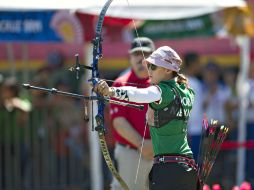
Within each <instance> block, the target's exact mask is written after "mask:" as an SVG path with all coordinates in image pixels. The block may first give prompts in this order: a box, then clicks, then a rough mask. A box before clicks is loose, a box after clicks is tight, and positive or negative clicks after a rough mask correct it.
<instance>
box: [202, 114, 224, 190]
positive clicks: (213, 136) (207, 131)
mask: <svg viewBox="0 0 254 190" xmlns="http://www.w3.org/2000/svg"><path fill="white" fill-rule="evenodd" d="M227 132H228V127H226V126H224V125H220V124H219V122H218V121H217V120H212V121H211V123H210V124H209V123H208V120H207V118H206V116H204V118H203V123H202V136H201V141H200V147H199V158H198V174H199V180H200V185H201V186H203V185H204V184H205V183H206V181H207V179H208V176H209V174H210V172H211V170H212V167H213V165H214V163H215V159H216V157H217V155H218V153H219V151H220V148H221V144H222V143H223V141H224V140H225V138H226V135H227Z"/></svg>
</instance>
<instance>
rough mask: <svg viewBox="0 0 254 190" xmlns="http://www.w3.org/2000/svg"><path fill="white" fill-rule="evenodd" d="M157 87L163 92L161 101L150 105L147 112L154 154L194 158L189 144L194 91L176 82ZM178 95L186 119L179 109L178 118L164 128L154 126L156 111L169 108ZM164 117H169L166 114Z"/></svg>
mask: <svg viewBox="0 0 254 190" xmlns="http://www.w3.org/2000/svg"><path fill="white" fill-rule="evenodd" d="M157 86H158V87H159V89H160V91H161V100H160V101H159V102H153V103H150V104H149V105H150V106H149V109H148V112H147V122H148V125H149V126H150V134H151V137H152V141H153V149H154V154H155V155H164V154H182V155H189V156H192V151H191V149H190V147H189V145H188V142H187V120H188V118H189V115H190V111H191V109H192V105H193V101H194V96H195V94H194V91H193V90H192V89H191V88H187V87H186V86H185V84H181V85H179V84H178V83H177V82H176V81H175V80H168V81H163V82H161V83H159V84H158V85H157ZM173 88H174V90H173ZM176 93H177V95H178V96H179V97H180V99H181V104H182V108H183V110H184V116H185V119H184V120H183V119H182V118H183V117H182V109H179V111H178V112H177V116H178V118H172V119H171V120H170V121H168V122H167V123H166V124H164V125H162V126H154V123H155V122H154V121H155V120H156V117H155V116H154V115H155V113H156V111H160V110H163V109H165V108H167V107H168V106H169V104H170V103H171V102H172V101H174V100H175V98H176V96H177V95H176ZM163 117H169V116H168V115H166V114H165V115H164V116H163ZM164 119H165V118H164Z"/></svg>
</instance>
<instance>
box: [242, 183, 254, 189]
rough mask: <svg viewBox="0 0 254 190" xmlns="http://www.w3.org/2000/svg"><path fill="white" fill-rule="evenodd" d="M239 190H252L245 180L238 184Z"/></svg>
mask: <svg viewBox="0 0 254 190" xmlns="http://www.w3.org/2000/svg"><path fill="white" fill-rule="evenodd" d="M240 190H252V188H251V184H250V183H249V182H247V181H244V182H243V183H242V184H241V186H240Z"/></svg>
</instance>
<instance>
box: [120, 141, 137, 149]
mask: <svg viewBox="0 0 254 190" xmlns="http://www.w3.org/2000/svg"><path fill="white" fill-rule="evenodd" d="M117 144H119V145H120V146H122V147H124V148H128V149H132V150H138V148H136V147H133V146H131V145H129V144H124V143H119V142H117Z"/></svg>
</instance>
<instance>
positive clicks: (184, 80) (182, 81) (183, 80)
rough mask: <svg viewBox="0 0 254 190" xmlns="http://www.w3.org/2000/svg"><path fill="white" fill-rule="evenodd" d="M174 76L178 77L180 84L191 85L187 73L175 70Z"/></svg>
mask: <svg viewBox="0 0 254 190" xmlns="http://www.w3.org/2000/svg"><path fill="white" fill-rule="evenodd" d="M173 76H174V77H176V82H177V83H178V84H185V86H186V87H189V81H188V79H187V77H186V76H185V75H183V74H180V73H177V72H175V71H174V72H173Z"/></svg>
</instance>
